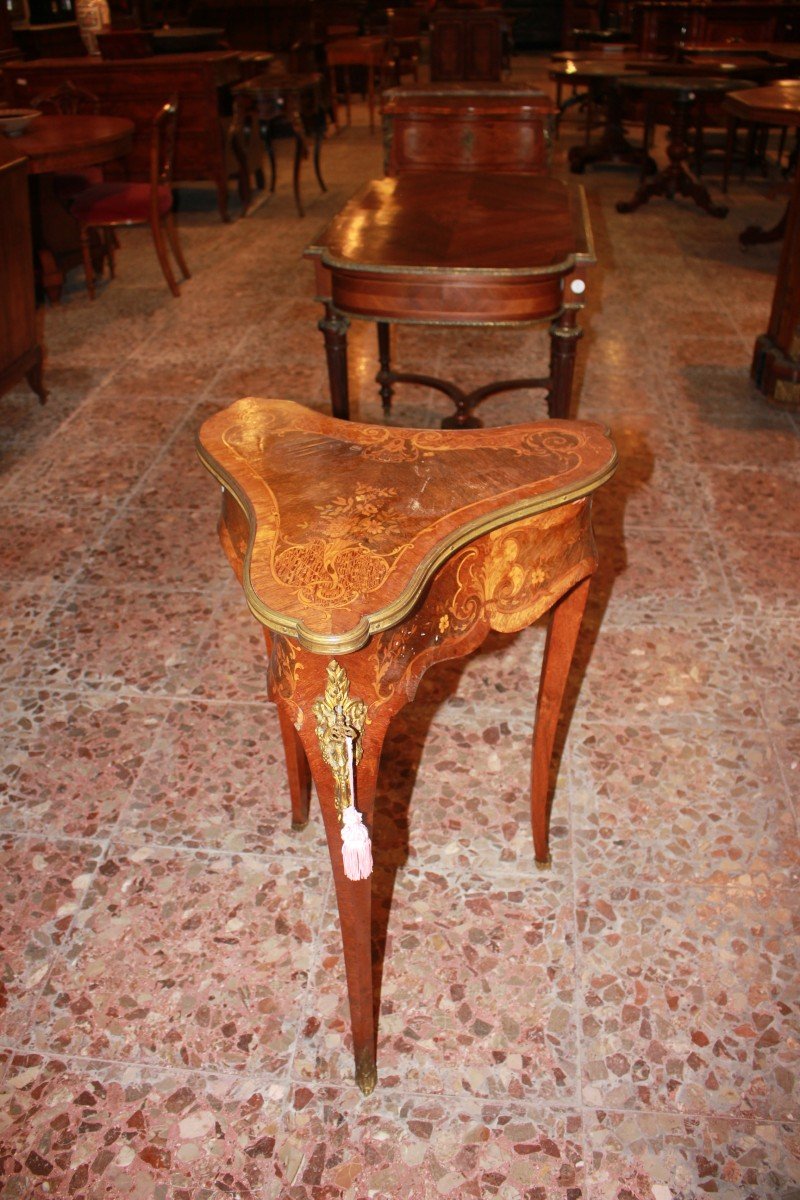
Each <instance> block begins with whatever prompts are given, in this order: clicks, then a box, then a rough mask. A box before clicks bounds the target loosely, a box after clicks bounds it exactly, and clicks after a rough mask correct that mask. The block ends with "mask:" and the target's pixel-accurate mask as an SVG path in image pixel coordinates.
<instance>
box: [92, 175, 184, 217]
mask: <svg viewBox="0 0 800 1200" xmlns="http://www.w3.org/2000/svg"><path fill="white" fill-rule="evenodd" d="M156 194H157V196H158V212H159V216H162V217H165V216H166V215H167V213H168V212H169V211H170V209H171V208H172V191H171V189H170V188H169V187H166V186H162V187H159V188H158V190H157V193H156ZM72 215H73V216H74V217H76V218H77V220H79V221H85V222H86V223H87V224H88V225H124V224H126V223H127V222H130V223H131V224H134V225H141V224H143V223H144V222H145V221H147V220H149V217H150V184H149V183H100V184H97V186H96V187H90V188H86V189H85V190H84V191H82V192H80V193H79V194H78V195H77V196H76V197H75V199H74V200H73V202H72Z"/></svg>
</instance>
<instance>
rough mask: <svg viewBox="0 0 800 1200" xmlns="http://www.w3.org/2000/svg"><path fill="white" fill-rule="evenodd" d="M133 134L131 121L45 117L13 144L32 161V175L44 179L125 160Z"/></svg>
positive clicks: (37, 120)
mask: <svg viewBox="0 0 800 1200" xmlns="http://www.w3.org/2000/svg"><path fill="white" fill-rule="evenodd" d="M133 131H134V124H133V121H129V120H128V119H127V117H102V116H89V115H78V116H63V117H62V116H52V117H51V116H48V115H44V116H41V117H38V118H37V119H36V120H35V121H33V122H32V124H31V125H29V126H28V128H27V129H26V130H25V132H24V133H22V134H21V135H20V136H19V137H16V138H14V139H13V141H14V145H15V148H16V149H17V150H19V151H20V153H22V154H25V155H26V156H27V158H28V172H29V174H31V175H43V174H45V173H46V172H48V171H77V170H78V169H79V168H80V167H89V166H96V165H98V164H99V163H104V162H111V161H112V160H113V159H115V158H121V157H122V156H123V155H125V154H127V153H128V151H129V150H130V148H131V145H132V143H133Z"/></svg>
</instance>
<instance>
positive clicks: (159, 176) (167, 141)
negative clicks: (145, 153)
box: [70, 100, 189, 300]
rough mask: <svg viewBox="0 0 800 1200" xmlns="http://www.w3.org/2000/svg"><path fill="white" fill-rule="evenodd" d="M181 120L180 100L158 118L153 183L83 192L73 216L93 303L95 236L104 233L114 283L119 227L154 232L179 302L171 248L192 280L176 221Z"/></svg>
mask: <svg viewBox="0 0 800 1200" xmlns="http://www.w3.org/2000/svg"><path fill="white" fill-rule="evenodd" d="M177 119H178V108H177V102H176V101H175V100H170V101H169V102H168V103H167V104H163V105H162V106H161V108H160V109H159V110H158V112H157V113H156V117H155V120H154V122H153V132H152V136H151V140H150V181H149V183H128V182H123V183H98V184H96V185H95V186H94V187H89V188H86V189H85V190H83V191H78V192H77V194H76V195H75V197H74V199H73V201H72V204H71V206H70V212H71V214H72V216H73V217H74V218H75V220H76V221H77V222H78V226H79V228H80V231H81V252H82V254H83V268H84V271H85V272H86V288H87V290H88V292H89V296H90V298H91V299H92V300H94V296H95V285H94V266H93V263H92V254H91V251H90V247H89V236H90V234H91V233H92V231H93V230H97V231H98V232H99V234H100V236H101V238H102V239H103V242H104V245H105V247H106V249H107V252H108V254H107V257H108V263H109V267H110V269H111V275H112V278H113V275H114V248H115V246H118V245H119V243H118V242H117V240H116V237H115V235H114V233H113V230H114V227H115V226H116V225H149V226H150V232H151V234H152V235H153V245H154V246H155V250H156V254H157V255H158V261H159V264H160V266H161V270H162V273H163V275H164V278H165V279H166V281H167V286H168V287H169V290H170V291H171V292H172V294H173V296H180V289H179V288H178V284H177V282H176V280H175V276H174V274H173V271H172V266H171V264H170V261H169V254H168V252H167V248H168V247H169V249H171V250H172V253H173V256H174V258H175V261H176V262H177V264H178V266H179V267H180V269H181V271H182V272H183V277H184V279H188V278H189V268H188V267H187V265H186V259H185V258H184V257H183V251H182V250H181V246H180V242H179V241H178V231H177V229H176V228H175V221H174V218H173V215H172V187H171V181H172V159H173V155H174V153H175V135H176V127H177Z"/></svg>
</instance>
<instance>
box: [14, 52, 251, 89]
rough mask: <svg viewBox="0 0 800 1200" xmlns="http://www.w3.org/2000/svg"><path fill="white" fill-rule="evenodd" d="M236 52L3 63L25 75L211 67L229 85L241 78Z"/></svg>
mask: <svg viewBox="0 0 800 1200" xmlns="http://www.w3.org/2000/svg"><path fill="white" fill-rule="evenodd" d="M241 57H243V56H242V55H240V54H239V52H238V51H236V50H201V51H192V52H191V53H190V54H154V55H153V56H152V57H151V58H131V59H106V58H97V57H94V56H92V55H88V54H87V55H86V57H85V58H37V59H34V60H33V61H32V62H28V61H22V60H16V61H12V62H7V63H4V64H3V67H4V69H5V70H6V71H16V72H17V74H19V75H24V74H25V71H26V70H29V69H34V70H35V71H36V72H37V74H38V73H39V72H42V71H49V70H56V71H69V70H72V71H75V70H78V71H81V72H82V71H91V72H97V73H98V74H100V73H101V72H108V73H110V74H112V75H113V74H114V72H119V71H120V70H122V68H124V69H125V70H126V71H128V72H131V71H135V72H136V73H137V74H144V75H147V74H158V75H161V74H163V72H164V70H165V69H170V68H174V69H175V70H176V71H178V70H180V69H181V68H183V69H184V70H186V69H190V68H192V67H199V66H210V67H213V68H214V73H215V75H216V76H218V77H219V82H220V83H230V82H232V81H233V80H235V79H238V78H239V71H240V58H241Z"/></svg>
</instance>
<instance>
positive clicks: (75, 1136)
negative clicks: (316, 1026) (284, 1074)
mask: <svg viewBox="0 0 800 1200" xmlns="http://www.w3.org/2000/svg"><path fill="white" fill-rule="evenodd" d="M276 1091H277V1098H276V1096H274V1095H272V1094H271V1089H270V1087H269V1085H265V1083H264V1081H263V1080H259V1081H256V1080H253V1079H248V1078H244V1079H234V1078H232V1077H230V1076H214V1075H213V1074H212V1075H208V1076H201V1075H197V1074H193V1073H191V1072H187V1071H157V1070H153V1069H148V1068H146V1067H140V1066H130V1067H124V1066H116V1067H112V1066H108V1065H107V1064H105V1063H97V1062H85V1061H82V1062H69V1061H61V1060H59V1059H53V1058H45V1057H42V1056H41V1055H38V1054H17V1055H15V1056H14V1057H13V1059H12V1060H11V1063H10V1065H9V1069H8V1072H7V1076H6V1080H5V1085H4V1087H3V1089H2V1096H3V1103H2V1107H3V1111H4V1113H5V1118H4V1120H3V1123H2V1128H0V1164H2V1172H3V1175H4V1177H5V1183H4V1185H3V1187H2V1191H1V1192H0V1194H2V1195H3V1197H4V1198H7V1200H29V1198H32V1197H33V1196H36V1197H37V1200H38V1197H44V1196H48V1195H50V1196H58V1197H64V1198H65V1200H66V1198H67V1197H70V1198H72V1197H78V1198H80V1197H86V1200H90V1198H91V1200H95V1198H97V1200H99V1198H100V1197H101V1196H102V1197H108V1198H109V1200H111V1198H114V1200H116V1197H123V1196H124V1197H126V1200H154V1198H155V1197H161V1196H164V1197H168V1198H169V1200H217V1197H219V1196H228V1197H234V1196H235V1197H237V1198H238V1200H267V1198H274V1200H277V1197H278V1196H279V1195H280V1188H281V1186H282V1181H283V1180H285V1178H286V1176H285V1174H284V1173H283V1171H282V1169H281V1164H280V1159H279V1157H278V1154H277V1153H275V1143H276V1135H277V1133H278V1117H279V1113H280V1107H281V1106H280V1103H279V1101H280V1096H281V1092H280V1089H276Z"/></svg>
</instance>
